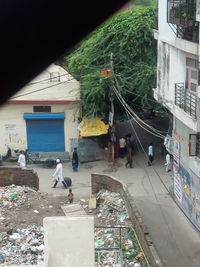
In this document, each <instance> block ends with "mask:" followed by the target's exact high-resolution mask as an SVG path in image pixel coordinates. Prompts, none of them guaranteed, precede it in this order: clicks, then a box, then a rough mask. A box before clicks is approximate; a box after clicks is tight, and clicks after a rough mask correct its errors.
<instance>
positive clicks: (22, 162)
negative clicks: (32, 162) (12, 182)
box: [17, 150, 26, 169]
mask: <svg viewBox="0 0 200 267" xmlns="http://www.w3.org/2000/svg"><path fill="white" fill-rule="evenodd" d="M17 163H18V165H19V166H20V167H21V168H22V169H24V168H26V158H25V155H24V151H23V150H22V151H20V155H19V158H18V161H17Z"/></svg>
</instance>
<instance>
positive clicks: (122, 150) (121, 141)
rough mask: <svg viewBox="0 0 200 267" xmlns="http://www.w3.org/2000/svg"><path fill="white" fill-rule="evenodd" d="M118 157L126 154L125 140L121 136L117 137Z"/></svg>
mask: <svg viewBox="0 0 200 267" xmlns="http://www.w3.org/2000/svg"><path fill="white" fill-rule="evenodd" d="M119 147H120V157H121V158H123V157H124V156H125V154H126V140H125V139H124V138H123V137H122V138H120V139H119Z"/></svg>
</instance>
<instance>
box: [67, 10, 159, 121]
mask: <svg viewBox="0 0 200 267" xmlns="http://www.w3.org/2000/svg"><path fill="white" fill-rule="evenodd" d="M155 13H156V9H155V8H153V7H147V8H141V9H135V10H134V9H133V10H128V11H124V12H121V13H118V14H116V15H114V16H113V17H112V18H110V19H109V20H108V21H106V22H105V23H104V24H103V25H101V26H100V27H99V28H97V29H96V30H95V31H94V32H93V33H92V34H91V35H90V36H88V37H87V38H86V39H85V40H84V41H82V42H81V43H80V44H79V45H78V46H77V47H76V48H75V50H74V51H73V52H72V53H71V54H69V55H68V56H67V57H66V58H65V59H66V61H67V68H68V71H69V72H70V73H71V74H72V75H74V77H75V78H76V79H78V80H79V81H80V85H81V99H82V103H83V114H84V115H86V116H101V117H104V116H107V115H108V111H109V107H110V104H109V85H110V78H103V77H101V76H100V75H99V71H100V70H101V69H109V68H110V55H111V53H113V62H114V81H115V84H116V86H117V88H118V90H119V91H120V92H121V94H122V96H123V97H124V98H125V100H126V101H127V102H128V103H129V104H130V105H131V106H132V107H134V106H141V107H154V108H155V101H154V100H153V96H152V88H153V87H154V83H155V75H156V41H155V40H154V37H153V31H152V29H153V28H154V23H155ZM116 102H117V101H115V103H116Z"/></svg>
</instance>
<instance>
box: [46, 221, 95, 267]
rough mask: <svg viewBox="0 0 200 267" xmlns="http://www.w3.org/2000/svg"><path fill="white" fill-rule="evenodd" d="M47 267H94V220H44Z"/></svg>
mask: <svg viewBox="0 0 200 267" xmlns="http://www.w3.org/2000/svg"><path fill="white" fill-rule="evenodd" d="M43 223H44V232H45V259H44V266H45V267H55V266H59V267H80V266H81V267H94V218H93V216H70V217H67V216H65V217H61V216H60V217H48V218H44V222H43Z"/></svg>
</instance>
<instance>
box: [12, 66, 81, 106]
mask: <svg viewBox="0 0 200 267" xmlns="http://www.w3.org/2000/svg"><path fill="white" fill-rule="evenodd" d="M51 73H59V74H60V79H59V81H56V80H55V81H52V80H50V74H51ZM54 85H56V86H54ZM45 87H49V88H46V89H45V90H40V89H43V88H45ZM37 90H40V91H37ZM33 91H37V92H34V93H31V94H27V93H30V92H33ZM23 94H25V95H23ZM11 99H12V100H40V101H41V100H66V99H67V100H79V99H80V84H79V82H78V81H77V80H75V79H74V78H73V77H72V76H71V75H70V74H69V73H68V72H67V71H66V70H64V69H63V68H62V67H60V66H58V65H54V64H52V65H51V66H50V67H49V68H47V69H46V70H45V71H43V72H42V73H41V74H40V75H38V76H37V77H36V78H35V79H34V80H32V81H31V82H30V83H29V84H27V85H26V86H25V87H24V88H22V89H21V90H20V91H18V92H17V94H15V95H14V96H13V97H11Z"/></svg>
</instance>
